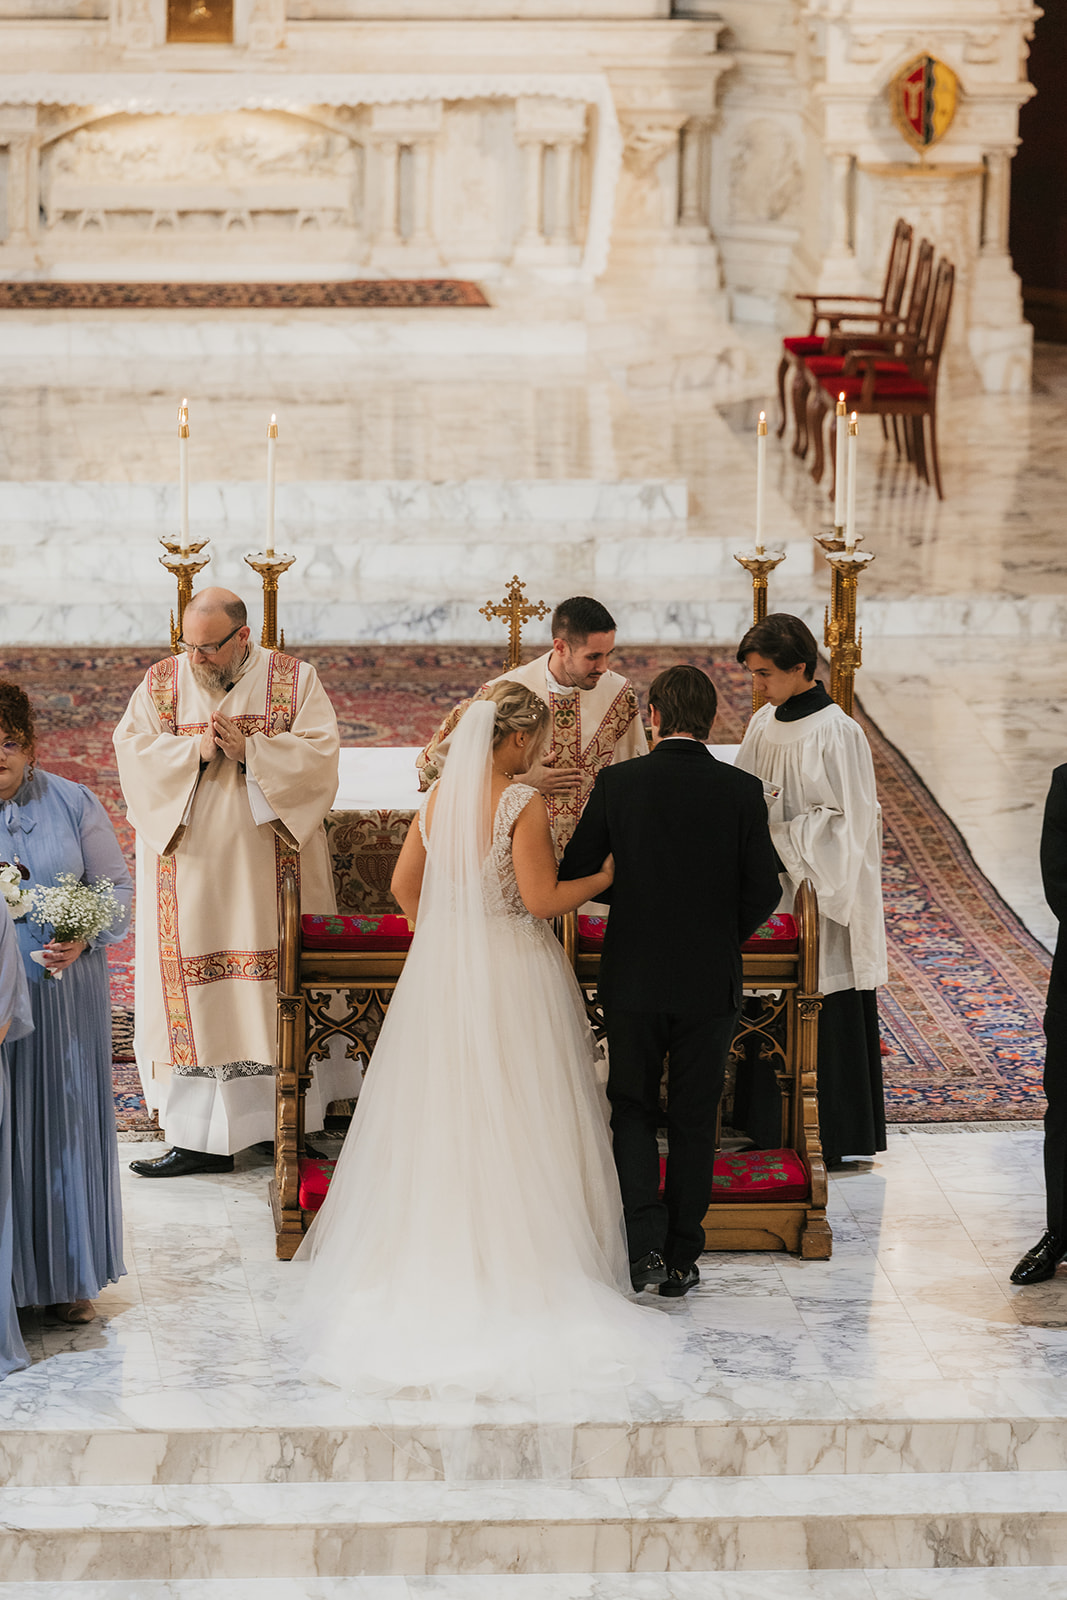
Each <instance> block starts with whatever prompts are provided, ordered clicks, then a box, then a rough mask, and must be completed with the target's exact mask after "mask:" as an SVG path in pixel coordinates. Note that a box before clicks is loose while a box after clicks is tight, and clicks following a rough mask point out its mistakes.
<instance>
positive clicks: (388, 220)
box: [374, 139, 400, 247]
mask: <svg viewBox="0 0 1067 1600" xmlns="http://www.w3.org/2000/svg"><path fill="white" fill-rule="evenodd" d="M374 151H375V155H376V158H377V159H376V163H375V164H376V166H377V178H378V185H377V187H378V222H377V226H376V227H375V229H374V243H375V246H376V247H377V246H379V245H386V246H392V245H397V244H399V243H400V226H399V209H400V193H399V182H398V178H399V169H400V145H399V143H398V142H397V140H396V139H376V140H375V141H374Z"/></svg>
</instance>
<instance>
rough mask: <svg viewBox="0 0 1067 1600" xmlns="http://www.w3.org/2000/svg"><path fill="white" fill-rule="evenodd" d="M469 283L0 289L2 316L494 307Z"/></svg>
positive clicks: (406, 280)
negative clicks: (6, 313)
mask: <svg viewBox="0 0 1067 1600" xmlns="http://www.w3.org/2000/svg"><path fill="white" fill-rule="evenodd" d="M488 304H489V301H488V300H487V299H486V297H485V295H484V293H483V292H482V290H481V289H480V288H479V287H478V285H477V284H476V283H470V282H468V281H467V280H465V279H463V278H352V279H349V280H346V281H345V282H337V283H50V282H44V283H40V282H37V283H35V282H32V281H25V282H21V283H0V311H307V310H325V311H334V310H343V311H348V310H356V311H358V310H366V309H371V310H377V309H379V308H382V307H394V306H396V307H399V308H401V309H402V310H408V309H410V308H412V307H417V306H487V305H488Z"/></svg>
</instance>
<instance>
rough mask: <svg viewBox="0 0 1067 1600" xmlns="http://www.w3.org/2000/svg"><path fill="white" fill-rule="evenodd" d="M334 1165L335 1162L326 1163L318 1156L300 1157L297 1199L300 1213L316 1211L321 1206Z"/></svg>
mask: <svg viewBox="0 0 1067 1600" xmlns="http://www.w3.org/2000/svg"><path fill="white" fill-rule="evenodd" d="M336 1165H337V1162H336V1161H326V1160H325V1159H323V1158H320V1157H319V1156H301V1157H300V1188H299V1191H298V1197H299V1200H300V1208H301V1210H302V1211H317V1210H318V1209H319V1207H320V1206H321V1205H322V1202H323V1201H324V1200H325V1198H326V1191H327V1189H328V1188H329V1187H330V1179H331V1178H332V1177H333V1169H334V1167H335V1166H336Z"/></svg>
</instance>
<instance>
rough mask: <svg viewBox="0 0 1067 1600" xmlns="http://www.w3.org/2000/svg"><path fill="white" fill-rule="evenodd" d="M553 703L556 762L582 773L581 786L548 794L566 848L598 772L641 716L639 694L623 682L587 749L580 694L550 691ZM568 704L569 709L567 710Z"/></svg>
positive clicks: (550, 811)
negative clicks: (638, 701)
mask: <svg viewBox="0 0 1067 1600" xmlns="http://www.w3.org/2000/svg"><path fill="white" fill-rule="evenodd" d="M572 702H573V710H571V705H572ZM549 705H550V708H551V711H552V754H553V755H554V756H557V758H558V759H557V761H556V766H557V767H577V768H578V774H579V776H578V787H577V789H575V790H572V791H571V792H570V793H569V794H558V795H555V794H549V795H546V796H545V799H546V800H547V801H548V816H549V821H550V822H551V824H552V831H553V833H554V834H555V836H556V843H557V845H558V846H559V848H560V849H561V850H562V849H563V847H564V846H565V845H566V844H567V842H568V840H569V839H570V836H571V834H572V833H573V832H574V830H575V828H576V827H577V826H578V818H579V817H580V816H581V814H582V812H583V811H584V809H585V803H586V801H587V800H588V799H589V795H590V792H591V790H592V787H593V784H594V782H595V781H596V775H597V773H598V772H599V771H600V769H601V768H602V767H606V766H608V765H609V764H610V762H611V759H612V757H613V755H614V754H615V746H616V745H617V744H618V742H619V740H620V739H621V738H622V736H623V734H624V733H625V732H626V730H627V728H628V727H629V726H630V724H631V722H632V721H633V720H634V718H635V717H636V716H637V695H636V694H635V692H634V690H633V689H632V688H631V687H630V685H629V684H628V683H625V684H623V686H622V688H621V689H620V690H619V692H618V694H617V695H616V696H615V699H614V700H613V701H612V703H611V705H610V706H609V707H608V709H607V711H606V712H605V714H604V716H603V718H602V719H601V723H600V726H599V728H598V729H597V730H596V732H595V733H594V735H593V737H592V738H591V739H590V741H589V743H588V744H587V745H586V746H585V748H584V749H583V748H582V737H581V700H580V698H579V695H578V694H574V695H554V694H550V695H549ZM557 707H560V711H557ZM564 707H565V708H566V710H563V708H564ZM561 711H562V713H563V714H562V715H561ZM568 713H569V714H568Z"/></svg>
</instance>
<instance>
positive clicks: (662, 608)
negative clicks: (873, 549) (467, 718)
mask: <svg viewBox="0 0 1067 1600" xmlns="http://www.w3.org/2000/svg"><path fill="white" fill-rule="evenodd" d="M517 565H519V566H520V571H521V572H526V571H527V570H528V564H527V563H522V564H521V565H520V564H519V563H516V562H504V563H503V564H500V565H495V566H494V573H493V576H492V580H490V578H489V575H488V574H487V575H486V577H485V578H483V579H480V580H478V582H477V585H476V588H477V595H476V597H475V598H472V599H469V600H468V599H457V598H451V597H449V596H447V594H446V595H444V596H443V597H441V598H437V599H434V598H429V597H426V598H414V599H407V598H396V599H385V598H382V599H377V598H375V599H366V600H364V599H362V598H360V597H356V596H353V597H351V598H350V597H347V596H344V595H341V596H340V597H339V596H338V592H337V591H338V588H339V587H340V586H339V585H332V586H331V585H328V584H325V583H324V584H323V588H324V590H328V593H327V594H324V595H323V597H322V598H321V599H308V598H296V597H295V593H294V591H293V590H292V589H287V588H286V585H285V580H284V579H283V580H282V587H281V594H280V599H279V605H278V615H279V621H280V625H281V627H282V628H283V629H284V630H285V636H286V640H287V645H288V648H289V649H291V650H295V651H297V652H298V653H299V649H300V646H301V645H310V644H429V645H432V644H492V645H499V646H500V649H501V651H503V650H504V647H505V635H504V632H503V629H502V628H501V627H500V625H499V624H498V623H490V622H488V621H487V620H486V619H485V618H483V617H481V616H480V615H479V607H480V606H481V605H482V604H483V603H484V601H485V599H486V598H488V597H490V596H491V595H493V594H495V593H496V591H497V589H499V588H500V584H501V574H505V575H506V576H504V578H503V581H504V582H506V581H507V578H508V577H510V575H511V573H512V572H513V571H515V568H516V566H517ZM592 565H593V564H592V563H588V564H586V563H578V562H573V563H569V564H568V567H567V570H566V572H565V573H563V574H561V575H560V576H559V578H557V580H556V581H555V582H554V583H553V585H552V586H551V587H549V586H548V585H547V584H545V585H544V589H545V598H546V600H549V601H554V600H557V599H559V598H562V595H563V594H565V593H570V594H575V593H578V594H580V593H588V592H589V591H590V590H591V589H592V590H593V592H595V593H597V594H598V597H599V598H600V599H602V600H603V601H604V602H605V604H607V605H609V606H610V609H611V613H612V615H613V616H614V618H615V619H616V622H617V624H618V638H619V660H620V663H621V666H622V668H623V670H625V647H626V646H627V645H629V644H633V645H650V644H674V645H677V644H684V645H700V644H721V645H731V646H733V645H736V643H737V641H738V639H740V637H741V636H742V634H743V633H744V632H745V630H746V629H747V628H748V627H749V626H750V625H751V622H752V600H751V594H750V593H749V592H748V591H747V590H746V589H745V588H744V587H743V586H742V584H741V583H739V581H738V580H737V579H735V578H733V576H732V575H731V576H727V575H725V574H724V575H723V577H722V578H719V579H702V578H695V577H689V578H687V577H685V576H684V575H683V576H680V577H678V578H677V579H676V581H675V583H674V585H673V587H674V590H675V593H674V594H670V593H668V594H666V595H664V594H662V593H657V592H655V590H657V589H659V590H661V589H662V588H664V587H666V585H665V584H664V583H663V582H660V583H659V584H656V585H653V584H651V583H649V584H641V583H637V582H627V583H626V584H622V583H621V582H620V583H618V584H611V585H610V586H609V585H608V584H606V583H602V582H599V583H598V582H597V581H596V575H595V572H591V571H590V570H589V567H590V566H592ZM163 576H164V582H163V583H162V584H161V583H159V582H158V580H156V581H155V582H154V584H153V589H152V594H151V598H148V599H144V598H141V597H140V596H139V595H135V594H133V593H130V592H128V588H129V587H133V586H126V585H123V584H121V583H119V584H116V583H114V582H109V581H106V580H105V579H104V578H103V577H101V580H100V581H99V582H98V583H97V584H90V583H89V582H87V581H85V582H81V583H75V582H74V581H73V580H70V581H67V582H64V583H63V584H59V583H58V582H53V583H50V584H49V596H48V600H47V601H43V600H41V599H39V598H30V597H29V595H27V597H26V598H25V599H14V600H11V601H6V602H0V640H2V641H3V643H4V644H6V645H143V646H145V647H149V646H152V647H154V646H157V645H161V644H162V642H163V641H165V639H166V632H167V616H168V613H169V611H170V609H171V608H172V607H173V605H174V590H173V588H172V587H170V585H169V580H167V579H166V575H165V574H164V575H163ZM211 576H212V578H213V580H214V581H215V582H216V583H223V584H226V585H227V586H229V587H236V588H237V589H238V590H239V592H241V593H243V594H244V595H245V596H246V597H247V598H248V600H249V613H250V617H251V619H252V623H253V626H254V627H257V628H258V625H259V618H260V616H261V610H260V603H259V601H258V599H257V598H256V597H255V589H254V588H253V583H255V584H256V586H257V587H258V580H254V579H253V578H252V575H251V574H250V573H249V571H248V568H247V567H245V566H244V564H243V562H240V563H239V562H238V561H234V562H233V563H231V564H230V566H227V565H226V564H225V563H222V562H220V563H218V564H217V565H216V566H215V567H214V568H213V569H212V574H211ZM564 578H566V579H567V581H566V582H564V581H563V579H564ZM451 581H452V582H455V581H456V579H455V575H453V578H452V580H451ZM427 587H432V585H430V584H427ZM441 587H442V588H447V587H448V582H447V581H442V583H441ZM471 587H475V585H474V584H471ZM539 587H540V586H539V585H538V584H537V583H536V582H535V581H529V580H528V582H527V592H528V593H529V594H530V595H531V596H534V597H536V598H540V594H539ZM709 590H710V591H712V592H711V594H710V597H708V598H704V597H703V595H705V594H707V593H708V591H709ZM717 590H721V591H723V592H722V594H721V597H720V596H719V595H718V594H716V593H715V591H717ZM694 591H695V592H696V594H697V595H700V596H701V598H693V596H694ZM702 591H703V593H702ZM502 592H503V591H502V589H501V593H502ZM826 599H827V593H826V585H825V584H823V583H822V582H820V581H817V580H816V579H815V578H810V577H807V578H805V577H798V578H797V579H796V580H795V582H793V583H791V584H789V585H788V586H787V585H786V583H785V582H784V580H780V581H779V584H778V586H777V588H776V589H775V591H774V592H773V595H772V604H773V606H774V607H775V609H777V610H782V611H790V612H792V613H793V615H794V616H798V617H802V618H803V620H804V621H805V622H806V623H807V624H808V626H809V627H810V628H811V629H812V631H813V632H814V633H815V635H816V637H817V638H820V637H821V635H822V627H823V610H824V607H825V604H826ZM859 620H860V625H861V627H862V629H863V636H864V638H865V639H866V640H873V639H876V638H887V639H890V638H900V639H916V640H920V641H922V642H923V643H925V642H926V641H927V640H929V639H930V638H931V637H934V636H937V635H943V636H945V637H951V638H954V639H955V638H958V639H961V640H962V639H964V638H968V639H973V638H975V637H979V638H980V637H987V638H997V639H1011V640H1016V641H1019V642H1020V643H1022V642H1024V641H1031V642H1033V643H1038V642H1044V641H1049V642H1052V643H1055V644H1059V643H1060V642H1062V640H1063V639H1064V638H1067V596H1063V597H1062V598H1061V597H1060V596H1057V595H1046V596H1044V597H1043V598H1040V599H1022V598H1019V599H1004V598H997V597H988V598H987V597H983V596H977V597H976V596H970V595H944V596H922V595H918V596H902V597H899V598H895V599H877V598H872V599H870V600H863V601H861V604H860V613H859ZM535 626H543V624H541V625H535ZM527 637H528V640H529V642H530V643H531V644H533V643H537V644H538V646H539V648H542V649H544V648H547V645H546V643H545V641H544V635H543V634H538V633H536V632H532V631H531V632H530V633H529V634H528V635H527ZM862 681H863V675H862V671H861V673H860V676H859V679H858V680H857V683H858V686H859V688H858V692H859V693H860V695H861V696H862V693H863V690H862Z"/></svg>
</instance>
